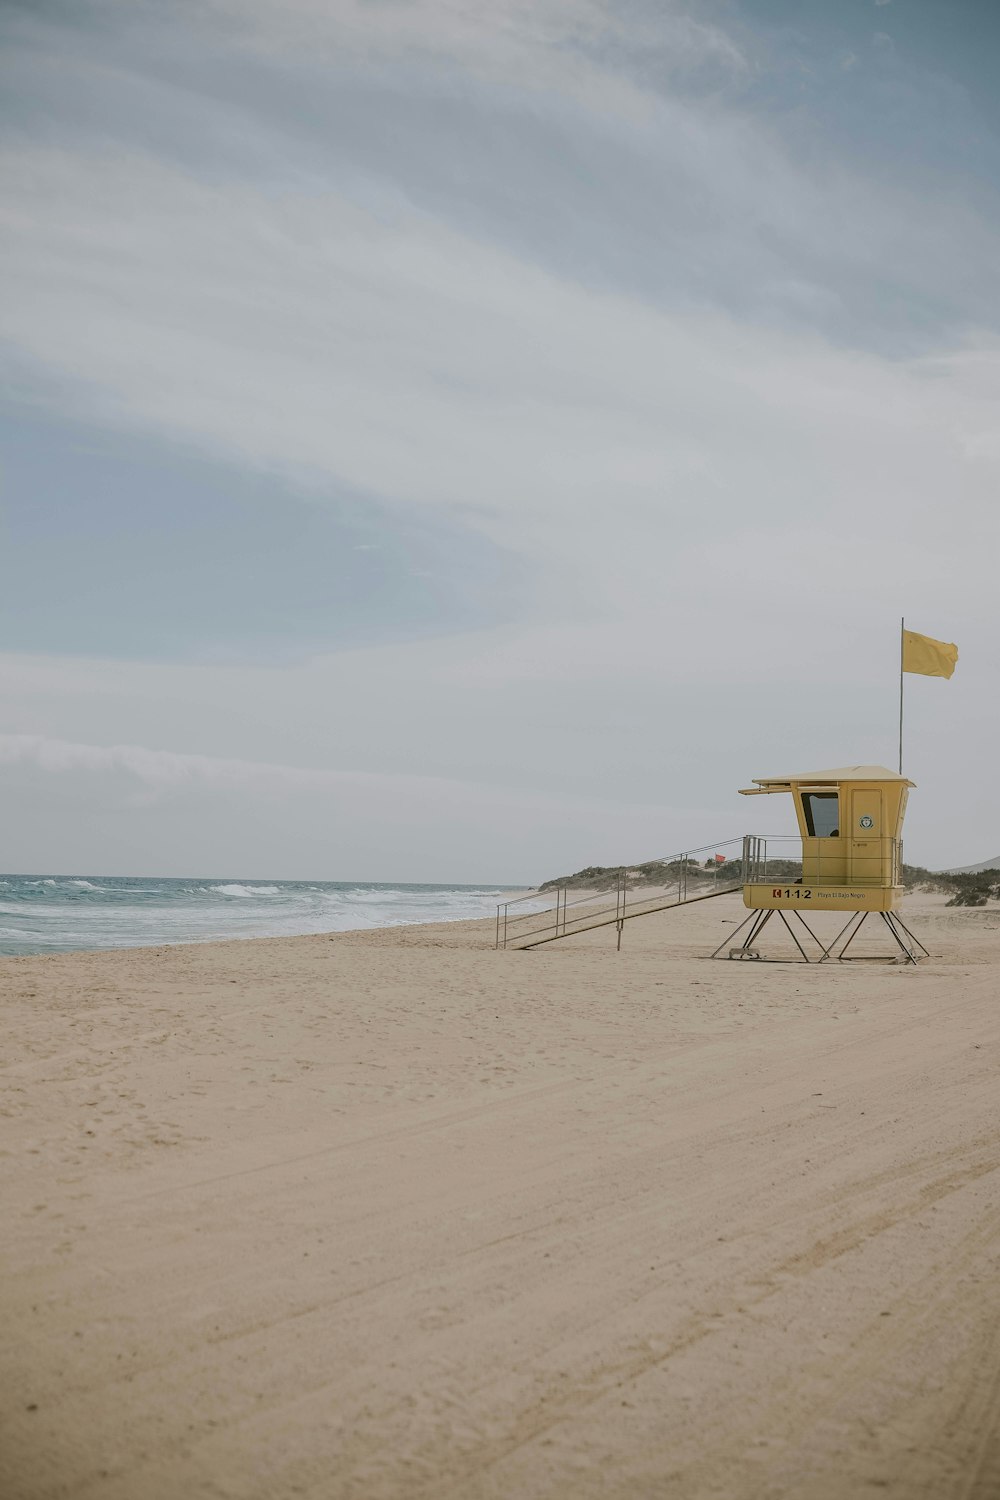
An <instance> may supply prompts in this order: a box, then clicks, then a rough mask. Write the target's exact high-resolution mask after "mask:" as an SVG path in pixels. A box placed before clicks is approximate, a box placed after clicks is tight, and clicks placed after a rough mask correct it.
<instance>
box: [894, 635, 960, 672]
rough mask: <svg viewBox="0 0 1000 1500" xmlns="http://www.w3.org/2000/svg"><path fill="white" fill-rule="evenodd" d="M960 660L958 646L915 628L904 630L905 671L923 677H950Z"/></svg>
mask: <svg viewBox="0 0 1000 1500" xmlns="http://www.w3.org/2000/svg"><path fill="white" fill-rule="evenodd" d="M957 661H958V647H957V646H952V645H949V644H948V642H947V641H936V640H934V638H933V637H932V636H929V635H917V632H916V631H915V630H904V631H903V671H904V672H919V673H920V675H921V676H922V677H950V676H951V674H952V672H954V670H955V663H956V662H957Z"/></svg>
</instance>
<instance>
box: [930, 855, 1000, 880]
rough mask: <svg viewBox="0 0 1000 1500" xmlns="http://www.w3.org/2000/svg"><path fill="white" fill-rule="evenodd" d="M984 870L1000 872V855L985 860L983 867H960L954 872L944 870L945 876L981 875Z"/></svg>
mask: <svg viewBox="0 0 1000 1500" xmlns="http://www.w3.org/2000/svg"><path fill="white" fill-rule="evenodd" d="M984 870H1000V854H994V856H993V858H992V859H984V860H983V862H982V864H981V865H959V866H958V867H957V868H956V869H954V870H942V872H941V873H942V874H943V875H981V874H982V872H983V871H984Z"/></svg>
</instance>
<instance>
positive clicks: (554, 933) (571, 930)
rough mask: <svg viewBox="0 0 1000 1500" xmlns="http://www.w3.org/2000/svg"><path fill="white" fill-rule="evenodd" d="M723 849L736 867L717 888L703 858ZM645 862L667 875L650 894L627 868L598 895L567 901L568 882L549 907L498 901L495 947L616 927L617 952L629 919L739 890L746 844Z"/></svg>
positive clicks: (534, 944) (522, 899)
mask: <svg viewBox="0 0 1000 1500" xmlns="http://www.w3.org/2000/svg"><path fill="white" fill-rule="evenodd" d="M727 850H728V851H731V852H730V853H729V857H728V858H727V859H726V861H725V862H726V864H730V863H732V862H738V864H739V866H740V868H739V872H738V874H737V875H736V876H735V877H733V876H732V875H730V876H729V877H727V879H726V881H725V883H722V882H721V881H720V880H719V878H718V874H713V873H712V871H711V870H710V869H707V868H706V867H705V865H706V857H709V858H712V859H714V858H715V856H716V855H719V854H722V853H724V852H725V851H727ZM645 863H646V864H654V863H655V864H660V865H663V866H664V870H665V873H666V874H667V876H668V882H667V884H666V886H665V888H664V889H663V890H661V891H657V892H656V893H655V895H651V894H649V893H648V892H647V893H644V892H643V890H642V888H641V887H638V888H637V886H636V880H635V877H634V875H630V873H629V870H628V869H622V870H621V871H619V873H618V877H617V883H616V885H615V886H614V887H611V886H610V885H609V886H607V887H605V888H604V889H603V890H600V891H587V892H585V893H584V894H582V895H578V896H575V897H574V898H573V899H572V900H570V894H569V893H570V890H571V889H572V886H571V885H570V884H569V883H568V882H567V883H566V884H565V885H559V886H557V887H556V889H555V905H554V906H546V907H541V908H540V907H539V905H538V902H539V901H540V900H544V895H539V894H536V893H531V894H529V895H527V896H519V897H517V898H516V899H515V900H513V901H503V902H500V903H499V904H498V906H497V935H496V943H495V947H497V948H515V949H527V948H538V947H540V946H541V945H542V944H543V943H556V942H560V941H561V940H562V939H563V938H568V937H575V936H576V935H577V934H578V933H581V932H592V931H593V930H594V929H595V928H597V927H617V929H618V947H619V948H621V945H622V930H623V928H624V926H625V923H626V922H630V921H632V919H633V918H634V917H649V916H652V915H653V914H654V913H655V912H662V911H672V910H673V909H674V908H675V907H678V906H693V905H694V904H695V902H697V901H712V900H714V899H715V898H716V897H717V896H729V895H732V893H733V892H734V891H741V890H742V889H743V881H744V869H745V865H746V840H745V839H743V838H742V837H741V838H738V839H724V840H723V841H722V842H721V843H718V844H706V845H705V846H704V847H703V848H701V849H689V850H686V851H685V853H683V854H671V855H668V856H666V857H665V858H663V859H657V860H655V861H654V860H649V861H646V862H645ZM635 868H637V867H635V866H632V867H630V869H633V870H634V869H635Z"/></svg>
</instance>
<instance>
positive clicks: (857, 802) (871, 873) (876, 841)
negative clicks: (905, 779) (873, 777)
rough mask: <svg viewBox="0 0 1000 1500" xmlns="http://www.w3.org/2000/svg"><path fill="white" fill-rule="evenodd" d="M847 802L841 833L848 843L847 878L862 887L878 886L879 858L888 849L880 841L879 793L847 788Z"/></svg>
mask: <svg viewBox="0 0 1000 1500" xmlns="http://www.w3.org/2000/svg"><path fill="white" fill-rule="evenodd" d="M849 798H850V806H851V814H850V822H849V824H848V826H847V828H845V829H843V830H842V832H843V833H845V834H847V836H848V837H849V839H850V846H849V849H848V878H849V879H851V880H855V881H862V882H863V883H864V884H865V885H881V884H882V883H883V880H882V874H883V869H882V867H883V863H884V861H883V857H882V856H883V851H884V850H887V849H888V844H887V843H886V841H885V840H884V838H883V834H884V829H883V826H882V824H883V818H882V792H881V790H880V788H878V787H867V786H866V787H851V789H850V794H849Z"/></svg>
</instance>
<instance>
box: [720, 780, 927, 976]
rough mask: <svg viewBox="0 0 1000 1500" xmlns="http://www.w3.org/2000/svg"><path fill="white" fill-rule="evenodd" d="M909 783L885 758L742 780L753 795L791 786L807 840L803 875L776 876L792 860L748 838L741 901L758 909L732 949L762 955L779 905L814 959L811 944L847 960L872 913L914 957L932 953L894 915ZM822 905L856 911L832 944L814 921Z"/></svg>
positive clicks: (735, 953)
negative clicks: (763, 938) (762, 941)
mask: <svg viewBox="0 0 1000 1500" xmlns="http://www.w3.org/2000/svg"><path fill="white" fill-rule="evenodd" d="M911 786H913V782H912V781H908V780H907V778H906V777H905V776H900V775H897V773H896V772H895V771H890V770H888V769H887V768H886V767H885V766H838V767H836V768H835V769H834V770H832V771H809V772H803V773H801V774H798V775H794V776H759V777H755V778H754V785H753V786H751V787H744V788H741V792H742V795H743V796H746V797H759V796H767V795H770V794H773V793H775V792H790V793H791V796H792V803H793V805H794V808H795V817H796V820H797V822H798V826H799V834H800V837H801V840H802V874H801V877H796V878H793V879H789V878H788V876H787V873H786V874H785V876H784V877H783V878H782V877H781V876H780V875H778V876H776V870H777V869H778V868H779V867H780V864H781V863H784V864H785V865H786V869H787V861H779V860H776V859H775V857H774V855H773V852H772V854H771V856H770V858H769V855H768V843H769V842H771V844H772V850H773V842H774V841H768V840H766V839H763V838H756V837H749V838H747V839H745V840H744V847H743V902H744V905H746V906H747V907H749V908H750V911H751V915H750V916H749V917H748V918H747V919H746V921H745V922H744V923H743V924H742V926H741V927H739V928H738V929H737V931H736V933H734V934H733V937H736V936H738V934H739V933H741V932H742V931H743V930H744V928H747V927H749V931H748V932H747V933H746V936H745V937H744V939H743V942H742V944H740V945H739V946H731V947H730V949H729V957H730V958H759V957H760V956H761V955H760V953H759V951H758V950H757V948H756V947H755V946H754V945H755V944H756V942H757V940H758V939H759V937H760V934H761V933H762V931H763V929H764V928H765V927H766V925H767V923H768V922H769V921H770V919H771V918H772V917H773V916H774V913H775V912H777V913H778V914H779V917H780V920H781V921H782V923H783V924H784V926H785V927H786V928H787V930H788V932H789V933H790V934H791V937H792V940H793V941H794V943H795V945H796V947H797V948H798V950H799V953H800V954H801V955H802V957H803V958H804V959H805V961H806V962H807V963H808V962H809V961H810V959H809V950H810V949H818V950H819V957H818V962H820V963H822V962H823V961H824V960H826V959H829V958H843V957H844V955H845V953H846V951H847V949H848V947H849V946H850V944H851V943H852V942H853V941H854V939H855V937H856V936H857V934H858V933H859V932H860V930H861V927H862V926H863V924H864V922H865V919H866V918H867V917H868V916H869V915H871V914H873V913H875V914H877V915H878V916H879V917H881V919H882V921H883V922H884V923H885V925H886V926H887V927H888V929H889V931H890V933H891V934H892V936H893V939H894V940H895V942H896V944H897V946H898V948H899V949H900V950H901V952H902V955H903V956H904V958H905V959H906V960H907V961H908V962H911V963H916V962H917V958H918V950H919V952H920V953H922V954H923V955H924V956H925V957H926V955H927V949H926V948H924V946H923V944H922V943H920V942H919V941H918V940H917V939H916V938H915V937H914V936H913V934H912V933H911V932H910V931H909V929H908V928H907V927H906V926H905V925H904V924H903V922H902V921H901V920H900V918H899V916H898V915H897V914H896V907H897V905H898V902H899V898H900V897H901V896H902V894H903V877H902V869H903V857H902V830H903V815H904V813H905V811H906V798H907V794H908V792H909V789H910V787H911ZM769 863H770V865H771V872H770V873H769V872H768V864H769ZM817 911H840V912H851V913H852V915H851V917H850V918H849V920H848V922H847V923H846V925H845V926H844V927H843V928H842V929H841V931H840V932H839V933H838V935H837V937H835V938H834V940H833V942H832V943H829V944H825V943H824V942H823V941H822V940H821V939H820V938H819V937H818V936H817V935H816V933H815V932H814V931H813V929H812V927H811V926H810V925H809V921H808V917H809V914H810V913H811V912H817ZM786 913H787V914H791V915H792V916H793V918H794V926H793V924H792V922H790V921H789V920H788V915H786ZM800 934H804V936H805V939H806V942H805V946H804V945H803V943H802V942H801V941H800ZM730 942H731V939H730ZM722 946H723V947H725V946H726V945H725V944H723V945H722ZM719 952H721V948H720V949H716V953H717V954H718V953H719Z"/></svg>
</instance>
